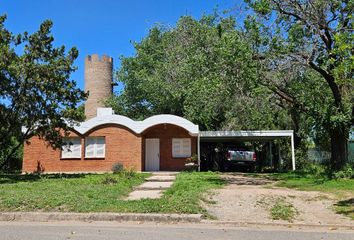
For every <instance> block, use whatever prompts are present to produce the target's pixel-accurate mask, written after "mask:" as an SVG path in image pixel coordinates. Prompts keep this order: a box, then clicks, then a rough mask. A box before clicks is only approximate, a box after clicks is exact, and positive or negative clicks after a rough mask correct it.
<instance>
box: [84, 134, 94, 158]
mask: <svg viewBox="0 0 354 240" xmlns="http://www.w3.org/2000/svg"><path fill="white" fill-rule="evenodd" d="M94 140H95V139H93V138H86V141H85V142H86V144H85V157H94V153H95V142H94Z"/></svg>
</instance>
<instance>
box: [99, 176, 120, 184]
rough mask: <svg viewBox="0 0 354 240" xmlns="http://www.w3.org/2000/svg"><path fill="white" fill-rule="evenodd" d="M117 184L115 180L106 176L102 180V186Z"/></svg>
mask: <svg viewBox="0 0 354 240" xmlns="http://www.w3.org/2000/svg"><path fill="white" fill-rule="evenodd" d="M116 183H118V181H117V179H115V178H114V177H111V176H106V177H105V178H104V179H103V180H102V184H107V185H110V184H116Z"/></svg>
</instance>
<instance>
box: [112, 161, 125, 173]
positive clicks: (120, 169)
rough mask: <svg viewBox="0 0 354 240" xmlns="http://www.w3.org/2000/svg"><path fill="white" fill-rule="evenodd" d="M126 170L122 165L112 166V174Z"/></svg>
mask: <svg viewBox="0 0 354 240" xmlns="http://www.w3.org/2000/svg"><path fill="white" fill-rule="evenodd" d="M123 170H124V167H123V164H122V163H115V164H113V165H112V172H113V173H120V172H122V171H123Z"/></svg>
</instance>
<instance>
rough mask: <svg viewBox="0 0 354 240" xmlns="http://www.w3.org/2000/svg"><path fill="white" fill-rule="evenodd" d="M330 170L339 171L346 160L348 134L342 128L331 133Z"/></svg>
mask: <svg viewBox="0 0 354 240" xmlns="http://www.w3.org/2000/svg"><path fill="white" fill-rule="evenodd" d="M330 134H331V164H330V166H331V169H332V170H340V169H342V168H343V166H344V165H345V164H346V162H347V159H348V142H347V137H348V135H349V133H348V132H347V131H346V130H345V129H343V128H335V129H333V130H332V131H331V133H330Z"/></svg>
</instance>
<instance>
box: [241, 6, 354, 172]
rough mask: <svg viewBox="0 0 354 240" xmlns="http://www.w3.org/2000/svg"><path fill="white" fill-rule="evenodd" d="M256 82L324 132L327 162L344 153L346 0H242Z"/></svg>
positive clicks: (353, 119) (348, 54) (350, 93)
mask: <svg viewBox="0 0 354 240" xmlns="http://www.w3.org/2000/svg"><path fill="white" fill-rule="evenodd" d="M246 2H247V3H248V4H249V6H250V7H251V8H252V9H253V10H254V11H255V12H256V13H257V14H258V15H257V16H251V17H249V18H248V19H247V20H246V23H245V26H246V28H247V30H248V32H249V36H251V37H252V38H253V42H254V43H256V44H255V46H256V47H255V52H256V53H257V56H258V57H257V58H256V60H258V64H259V66H258V69H259V70H260V78H259V79H258V80H259V81H258V82H259V83H260V84H262V85H265V86H267V87H268V88H269V89H271V90H272V91H273V92H274V93H275V94H276V95H277V96H278V97H279V98H280V99H282V101H284V102H286V104H288V105H290V106H291V107H292V108H293V109H296V111H297V112H298V114H302V115H304V116H306V119H307V121H309V122H311V121H312V123H313V127H314V130H315V131H314V132H315V134H317V135H318V134H322V137H324V136H329V138H330V148H331V153H332V154H331V156H332V159H331V168H332V169H335V170H337V169H340V168H341V167H343V165H344V164H345V162H346V159H347V138H348V134H349V129H350V126H351V125H353V124H354V116H353V115H354V105H353V102H354V80H353V72H354V71H353V70H354V63H353V43H354V36H353V11H354V2H353V1H347V0H343V1H342V0H326V1H323V0H306V1H300V0H246Z"/></svg>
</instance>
